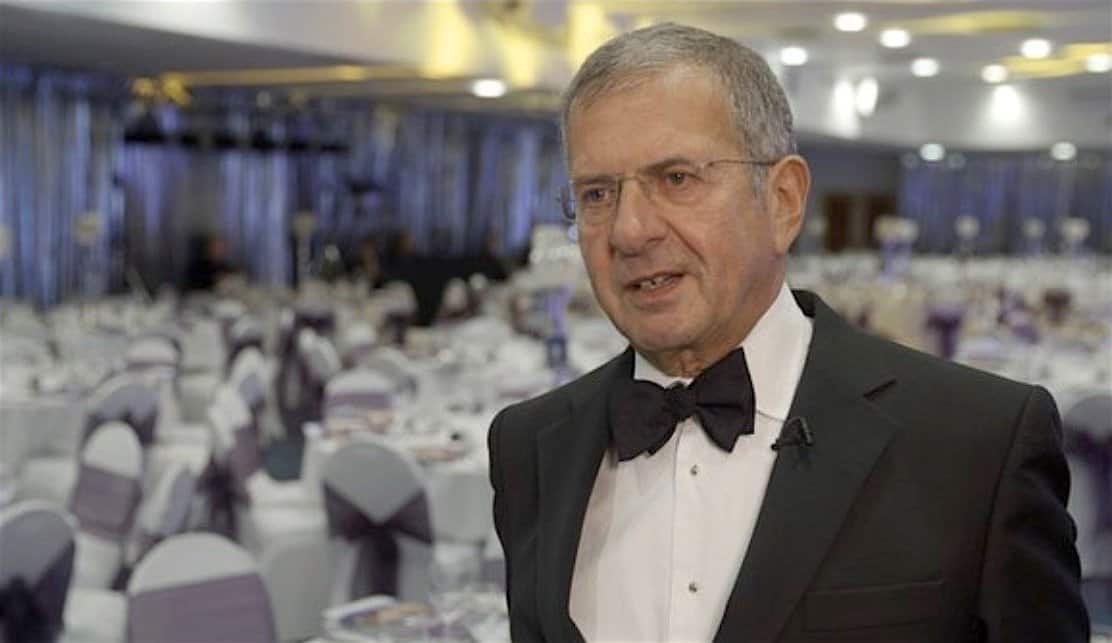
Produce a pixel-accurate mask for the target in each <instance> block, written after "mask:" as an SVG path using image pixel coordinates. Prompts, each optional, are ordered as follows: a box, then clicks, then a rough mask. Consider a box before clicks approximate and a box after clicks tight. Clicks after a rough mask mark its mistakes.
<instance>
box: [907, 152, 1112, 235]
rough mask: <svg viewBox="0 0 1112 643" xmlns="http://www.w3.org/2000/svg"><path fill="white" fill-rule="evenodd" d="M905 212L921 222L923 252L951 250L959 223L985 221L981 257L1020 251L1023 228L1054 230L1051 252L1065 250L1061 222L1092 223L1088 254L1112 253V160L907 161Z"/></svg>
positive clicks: (1001, 157) (1087, 155)
mask: <svg viewBox="0 0 1112 643" xmlns="http://www.w3.org/2000/svg"><path fill="white" fill-rule="evenodd" d="M900 211H901V212H902V213H903V215H904V216H906V217H908V218H911V219H914V220H915V221H917V222H918V223H919V229H920V235H919V240H918V242H917V250H919V251H921V252H948V251H950V250H951V249H952V248H953V247H954V244H955V240H956V234H955V232H954V220H955V219H956V218H957V217H959V216H963V215H968V216H973V217H975V218H976V219H978V220H979V221H980V224H981V227H980V234H979V236H978V240H977V249H978V251H980V252H993V253H1015V252H1021V251H1022V249H1023V247H1024V239H1023V222H1024V221H1025V220H1027V219H1037V220H1040V221H1042V222H1043V223H1044V224H1045V226H1046V238H1045V240H1046V243H1045V246H1046V248H1047V249H1057V248H1058V247H1059V244H1060V239H1059V238H1058V223H1059V222H1060V221H1061V220H1062V219H1065V218H1067V217H1080V218H1083V219H1086V220H1087V221H1088V222H1089V226H1090V235H1089V239H1088V241H1087V242H1086V244H1085V247H1086V249H1088V250H1090V251H1096V252H1105V253H1107V252H1112V157H1109V156H1108V155H1107V154H1096V153H1093V152H1082V153H1081V154H1079V155H1078V158H1077V160H1074V161H1070V162H1058V161H1054V160H1052V159H1050V158H1049V157H1048V156H1047V155H1046V154H1045V153H1041V154H1036V153H1028V154H1018V153H1017V154H970V155H967V156H966V157H965V158H964V160H961V161H959V162H955V161H949V162H942V163H921V162H910V163H905V166H904V172H903V176H902V180H901V188H900Z"/></svg>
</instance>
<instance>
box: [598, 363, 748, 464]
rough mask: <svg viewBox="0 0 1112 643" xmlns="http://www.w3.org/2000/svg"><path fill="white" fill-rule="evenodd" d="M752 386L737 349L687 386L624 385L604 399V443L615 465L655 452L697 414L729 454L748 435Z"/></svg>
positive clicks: (626, 382)
mask: <svg viewBox="0 0 1112 643" xmlns="http://www.w3.org/2000/svg"><path fill="white" fill-rule="evenodd" d="M754 400H755V396H754V394H753V382H752V380H750V379H749V367H748V366H747V365H746V363H745V353H744V352H743V351H742V349H740V348H739V349H737V350H734V351H732V352H731V353H730V354H729V355H727V356H726V357H724V358H722V359H721V360H719V361H718V362H716V363H714V364H713V365H711V367H710V368H708V369H707V370H705V371H703V372H702V373H700V374H699V376H698V377H696V378H695V380H694V381H692V382H691V384H690V385H689V386H686V387H684V386H681V385H678V384H677V385H676V386H672V387H669V388H663V387H661V386H659V385H657V384H654V383H652V382H647V381H645V380H634V379H629V380H624V381H622V382H621V383H619V384H618V386H616V387H614V389H613V391H612V392H611V395H610V400H609V402H610V439H611V442H612V444H613V445H614V449H615V450H616V451H617V452H618V459H619V460H623V461H624V460H629V459H632V458H635V457H637V455H638V454H640V453H641V452H642V451H647V452H649V454H650V455H651V454H653V453H656V451H657V450H658V449H660V447H662V446H664V444H665V443H666V442H668V440H669V439H670V438H671V437H672V433H673V432H675V430H676V425H677V424H678V423H679V422H682V421H683V420H686V419H687V418H689V417H691V416H692V415H697V416H698V417H699V422H700V423H701V424H702V425H703V429H704V430H705V431H706V432H707V435H709V436H710V439H711V440H713V441H714V443H715V444H717V445H718V446H719V447H720V448H721V449H722V450H723V451H727V452H729V451H733V450H734V443H735V442H737V438H738V436H739V435H749V434H751V433H753V412H754V409H755V403H754Z"/></svg>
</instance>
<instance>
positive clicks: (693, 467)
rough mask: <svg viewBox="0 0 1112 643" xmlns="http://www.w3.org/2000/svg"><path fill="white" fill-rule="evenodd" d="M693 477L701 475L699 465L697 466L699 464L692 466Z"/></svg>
mask: <svg viewBox="0 0 1112 643" xmlns="http://www.w3.org/2000/svg"><path fill="white" fill-rule="evenodd" d="M691 475H693V476H697V475H699V465H697V464H693V465H691Z"/></svg>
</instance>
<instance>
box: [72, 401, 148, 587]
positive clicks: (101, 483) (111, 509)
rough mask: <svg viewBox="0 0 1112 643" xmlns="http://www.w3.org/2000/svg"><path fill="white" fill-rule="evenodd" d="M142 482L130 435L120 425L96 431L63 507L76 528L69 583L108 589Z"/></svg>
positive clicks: (111, 424)
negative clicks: (74, 555)
mask: <svg viewBox="0 0 1112 643" xmlns="http://www.w3.org/2000/svg"><path fill="white" fill-rule="evenodd" d="M142 479H143V448H142V446H141V445H140V444H139V439H138V438H137V437H136V436H135V432H134V431H133V430H132V429H131V428H130V427H129V426H127V425H126V424H124V423H123V422H108V423H106V424H104V425H102V426H100V427H98V428H97V429H96V430H95V431H94V432H93V435H92V437H90V438H89V441H88V442H87V443H86V445H85V448H84V450H83V451H82V453H81V460H80V463H79V465H78V473H77V484H76V485H75V486H74V489H73V495H72V497H71V498H70V503H69V509H70V513H72V514H73V515H74V517H75V518H76V519H77V524H78V532H77V559H76V563H75V565H74V584H75V585H77V586H82V587H94V588H108V587H110V586H111V585H112V583H113V582H114V581H115V579H116V575H117V573H118V572H119V570H120V563H121V560H122V554H123V551H122V548H123V543H124V541H125V540H126V539H127V538H128V537H129V535H130V533H131V528H132V526H133V525H134V522H135V513H136V509H137V508H138V506H139V501H140V499H141V497H142V485H141V482H142Z"/></svg>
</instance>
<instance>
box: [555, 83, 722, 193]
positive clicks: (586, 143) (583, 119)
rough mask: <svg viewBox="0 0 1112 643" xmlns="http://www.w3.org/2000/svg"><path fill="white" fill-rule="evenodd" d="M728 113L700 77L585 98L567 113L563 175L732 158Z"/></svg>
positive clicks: (717, 91)
mask: <svg viewBox="0 0 1112 643" xmlns="http://www.w3.org/2000/svg"><path fill="white" fill-rule="evenodd" d="M732 115H733V112H732V110H731V108H730V103H729V101H727V100H726V94H725V92H724V91H722V88H721V85H720V83H718V82H717V80H716V79H714V78H713V77H712V76H710V75H709V74H708V73H706V72H705V71H703V70H698V69H690V68H678V67H677V68H671V69H669V70H666V71H664V72H658V73H654V74H651V75H641V76H639V77H637V78H636V79H631V80H630V82H628V83H624V84H622V85H613V86H611V87H609V88H608V89H607V90H606V91H604V92H595V93H593V94H590V95H584V100H581V101H580V100H576V101H575V102H574V103H573V104H572V105H571V108H570V110H569V117H568V121H567V125H566V130H565V138H564V145H565V147H564V152H565V155H566V156H565V159H566V161H567V164H568V170H569V172H571V173H572V174H582V173H583V172H592V173H593V172H607V173H609V172H626V171H631V170H635V169H638V168H641V167H643V166H647V165H651V164H654V163H658V162H660V161H661V160H663V159H664V158H670V157H681V158H683V157H686V158H690V159H691V160H703V157H705V156H706V155H708V154H713V153H721V154H726V155H729V154H731V153H734V152H737V151H738V150H737V143H738V138H737V135H736V130H735V127H734V120H733V117H732Z"/></svg>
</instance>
